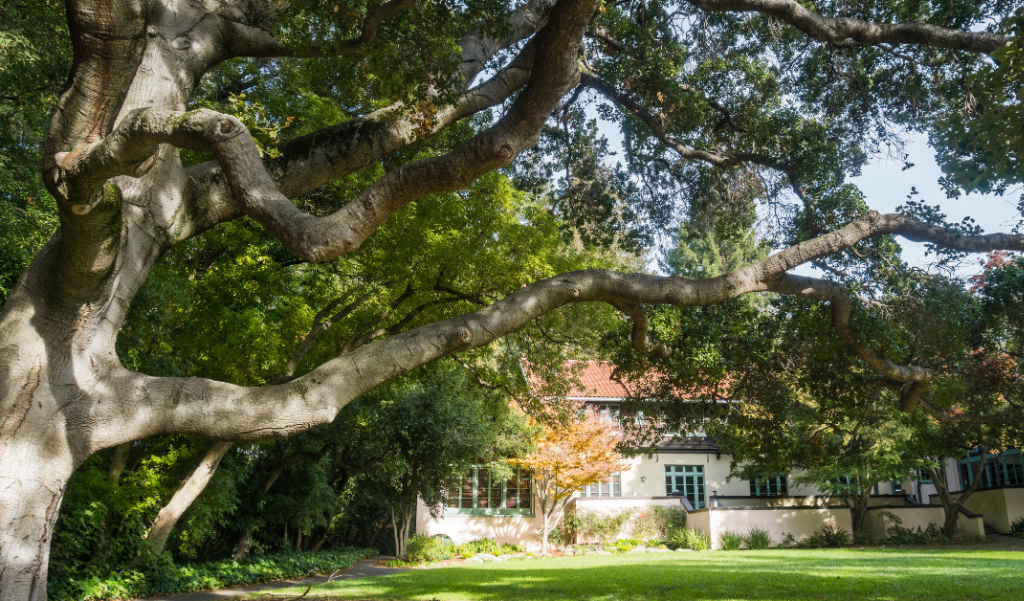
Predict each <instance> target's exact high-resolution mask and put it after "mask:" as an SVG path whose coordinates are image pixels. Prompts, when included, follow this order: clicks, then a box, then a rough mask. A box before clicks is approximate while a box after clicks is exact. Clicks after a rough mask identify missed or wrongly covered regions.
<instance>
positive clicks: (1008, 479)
mask: <svg viewBox="0 0 1024 601" xmlns="http://www.w3.org/2000/svg"><path fill="white" fill-rule="evenodd" d="M980 462H981V458H980V457H977V456H975V457H965V458H963V459H961V460H960V461H958V462H957V471H958V472H959V475H960V486H961V488H968V487H970V486H971V484H973V483H974V478H976V477H977V475H978V464H979V463H980ZM1022 485H1024V457H1022V456H1021V452H1020V449H1011V450H1009V451H1006V452H1004V453H1001V454H999V455H996V456H995V457H990V458H989V459H988V461H986V462H985V473H984V474H982V476H981V485H980V486H979V488H980V489H982V490H984V489H986V488H1000V487H1003V486H1022Z"/></svg>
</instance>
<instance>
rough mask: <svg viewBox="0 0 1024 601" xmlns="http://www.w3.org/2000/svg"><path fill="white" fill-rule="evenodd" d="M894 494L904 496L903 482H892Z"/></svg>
mask: <svg viewBox="0 0 1024 601" xmlns="http://www.w3.org/2000/svg"><path fill="white" fill-rule="evenodd" d="M892 494H894V495H902V494H903V482H901V481H897V480H893V481H892Z"/></svg>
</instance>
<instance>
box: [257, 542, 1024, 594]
mask: <svg viewBox="0 0 1024 601" xmlns="http://www.w3.org/2000/svg"><path fill="white" fill-rule="evenodd" d="M1022 570H1024V553H1019V552H1013V551H974V550H971V551H966V550H959V549H957V550H948V549H941V550H931V549H925V550H919V549H914V550H909V551H900V550H897V549H826V550H813V551H802V550H797V551H776V550H768V551H747V552H743V553H660V554H623V555H600V556H582V557H572V558H562V559H537V560H532V561H521V562H514V563H500V564H486V565H480V566H465V567H458V568H449V569H439V570H413V571H410V572H405V573H401V574H395V575H389V576H384V577H378V578H369V579H365V580H351V581H346V582H337V583H333V584H330V585H326V586H320V587H316V588H314V589H313V590H312V591H311V592H310V596H329V597H330V598H331V599H396V600H407V599H410V600H411V599H424V600H426V599H438V600H440V601H462V600H466V601H469V600H473V601H488V600H491V599H494V600H498V599H516V600H517V601H534V600H536V601H545V600H549V599H551V600H554V599H559V600H576V599H580V600H582V599H588V600H589V599H608V600H611V599H635V600H640V599H643V600H645V601H659V600H662V599H665V600H669V599H672V600H675V599H680V598H687V599H715V600H719V601H721V600H751V601H753V600H760V599H877V600H890V599H891V600H896V599H899V600H900V601H904V600H906V599H930V600H931V599H936V600H954V599H955V600H957V601H963V600H965V599H991V600H995V601H1010V600H1017V599H1021V598H1024V579H1022V578H1020V574H1021V573H1022ZM296 590H297V589H289V590H279V591H275V594H291V593H294V594H301V593H302V590H298V591H297V592H296ZM303 590H304V589H303Z"/></svg>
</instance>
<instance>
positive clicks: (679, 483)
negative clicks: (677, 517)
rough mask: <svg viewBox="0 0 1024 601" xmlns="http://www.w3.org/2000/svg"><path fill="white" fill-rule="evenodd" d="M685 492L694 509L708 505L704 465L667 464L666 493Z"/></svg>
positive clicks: (684, 494) (670, 494)
mask: <svg viewBox="0 0 1024 601" xmlns="http://www.w3.org/2000/svg"><path fill="white" fill-rule="evenodd" d="M676 492H679V493H683V496H685V497H686V498H687V499H689V501H690V504H691V505H693V508H694V509H703V508H705V507H707V506H708V503H707V496H706V495H705V490H704V466H703V465H666V466H665V494H666V495H668V496H673V493H676Z"/></svg>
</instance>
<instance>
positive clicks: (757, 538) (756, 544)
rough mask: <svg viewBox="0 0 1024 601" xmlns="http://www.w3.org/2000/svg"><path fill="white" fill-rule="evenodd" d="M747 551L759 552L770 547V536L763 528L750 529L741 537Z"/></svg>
mask: <svg viewBox="0 0 1024 601" xmlns="http://www.w3.org/2000/svg"><path fill="white" fill-rule="evenodd" d="M743 542H744V543H746V544H747V548H748V549H753V550H755V551H761V550H764V549H767V548H769V547H771V546H772V542H773V541H772V535H771V533H769V532H768V531H767V530H765V529H764V528H751V529H750V530H748V531H747V533H746V535H744V536H743Z"/></svg>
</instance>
